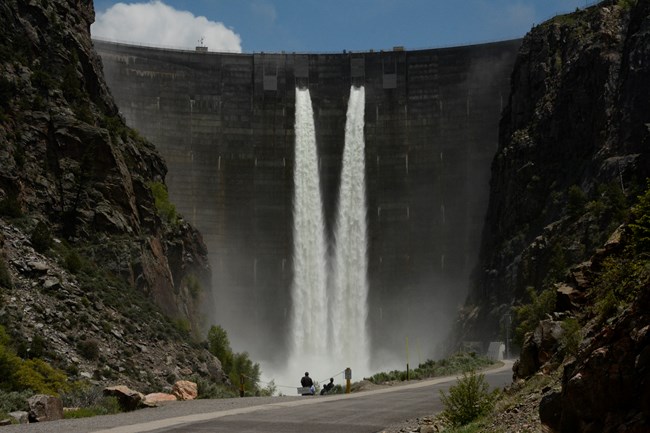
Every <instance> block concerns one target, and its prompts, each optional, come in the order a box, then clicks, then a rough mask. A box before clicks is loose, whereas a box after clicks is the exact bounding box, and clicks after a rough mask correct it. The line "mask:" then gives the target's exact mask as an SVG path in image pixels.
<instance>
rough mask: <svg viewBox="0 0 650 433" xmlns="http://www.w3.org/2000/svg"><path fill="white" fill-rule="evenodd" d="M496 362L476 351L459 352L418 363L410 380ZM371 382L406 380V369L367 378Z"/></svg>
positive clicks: (466, 370)
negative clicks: (477, 354)
mask: <svg viewBox="0 0 650 433" xmlns="http://www.w3.org/2000/svg"><path fill="white" fill-rule="evenodd" d="M492 364H494V363H493V362H492V361H491V360H490V359H488V358H486V357H482V356H476V354H475V353H474V352H470V353H466V352H459V353H456V354H454V355H452V356H450V357H449V358H445V359H441V360H438V361H433V360H431V359H429V360H427V361H425V362H424V363H422V364H420V365H418V367H417V368H415V369H413V370H411V371H410V372H409V379H410V380H420V379H427V378H430V377H438V376H448V375H451V374H458V373H465V372H468V371H472V370H477V369H480V368H483V367H487V366H489V365H492ZM366 380H369V381H370V382H373V383H377V384H381V383H386V382H396V381H405V380H406V371H405V370H393V371H390V372H381V373H377V374H375V375H373V376H372V377H369V378H366Z"/></svg>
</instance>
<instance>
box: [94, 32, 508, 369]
mask: <svg viewBox="0 0 650 433" xmlns="http://www.w3.org/2000/svg"><path fill="white" fill-rule="evenodd" d="M519 45H520V41H519V40H516V41H506V42H498V43H492V44H484V45H476V46H466V47H455V48H445V49H432V50H421V51H388V52H369V53H342V54H264V53H260V54H252V55H247V54H220V53H204V52H201V53H199V52H191V51H173V50H160V49H152V48H144V47H134V46H128V45H121V44H115V43H108V42H102V41H95V48H96V49H97V51H98V52H99V54H100V55H101V57H102V60H103V64H104V72H105V75H106V78H107V81H108V83H109V87H110V89H111V92H112V93H113V95H114V97H115V98H116V100H117V103H118V106H119V107H120V111H121V112H122V113H123V114H124V116H125V117H126V119H127V121H128V123H129V124H130V125H132V126H134V127H135V128H136V129H137V130H138V131H139V132H140V133H142V134H143V135H144V136H146V137H147V138H149V139H150V140H152V141H153V142H154V143H155V144H156V146H157V148H158V149H160V151H161V153H162V154H163V155H164V157H165V159H166V161H167V163H168V165H169V175H168V178H167V180H168V183H169V185H170V194H171V199H172V201H173V202H174V203H176V204H177V206H178V207H179V209H180V211H181V212H183V214H184V215H187V216H188V218H189V219H190V220H191V221H192V222H193V223H195V224H196V225H197V226H198V227H199V228H200V230H201V232H202V233H203V235H204V238H205V241H206V243H207V245H208V249H209V253H210V260H211V264H212V268H213V278H214V286H215V288H216V289H215V290H216V293H215V297H216V306H215V320H216V321H217V322H218V323H220V324H222V325H223V326H224V327H225V328H226V329H227V330H228V333H229V335H231V336H232V340H233V345H234V346H235V348H236V349H245V350H249V351H250V352H251V354H252V355H253V356H254V357H255V358H256V359H262V360H266V362H268V363H271V364H272V363H274V362H277V363H279V364H281V363H282V362H283V360H284V359H286V357H287V352H288V350H289V347H290V345H289V341H288V340H289V339H288V338H287V336H288V335H289V332H290V331H289V327H290V323H291V314H292V308H293V307H292V296H291V287H292V281H293V280H294V276H293V269H295V266H294V265H293V264H292V262H293V260H295V258H294V257H293V256H292V254H293V243H294V240H293V236H294V232H293V230H294V221H293V212H292V209H293V197H294V181H293V173H294V168H295V164H296V162H295V161H296V158H297V155H295V152H294V144H295V135H296V133H297V132H296V130H295V118H296V102H297V101H296V92H295V88H296V86H300V87H304V88H308V89H309V92H310V95H311V100H312V106H313V111H314V122H315V135H316V146H317V155H318V168H319V174H320V182H321V193H322V202H323V217H324V230H325V236H326V239H329V240H330V243H329V245H328V251H327V253H328V256H331V255H332V254H333V252H334V249H333V248H334V242H333V241H332V240H333V239H334V237H335V225H336V218H337V217H336V212H337V209H338V197H339V189H340V187H341V174H342V170H343V169H342V166H343V158H344V157H343V154H344V150H343V149H344V143H345V125H346V112H347V109H348V100H349V95H350V88H351V86H361V85H363V87H364V90H365V102H364V112H365V115H364V135H365V137H364V138H365V150H364V155H365V161H366V162H365V183H366V193H365V195H366V200H367V260H368V263H367V269H368V273H367V275H368V294H367V314H368V317H367V323H368V329H369V332H370V335H369V340H370V341H372V348H371V352H372V355H373V356H372V358H373V359H375V360H388V359H389V355H391V354H392V355H394V356H395V357H396V358H399V359H401V358H403V352H404V340H405V337H409V339H410V340H411V341H414V342H417V343H416V345H417V348H414V352H415V351H416V350H417V351H418V353H420V354H421V356H422V357H423V359H424V357H429V356H434V355H435V354H436V350H437V346H438V345H439V344H440V343H441V342H442V341H443V339H444V337H445V336H446V334H447V332H448V329H449V326H450V322H451V321H452V320H453V317H454V316H455V314H456V309H457V306H458V305H459V304H462V302H463V301H464V300H465V296H466V290H467V289H466V287H467V283H468V275H469V274H470V272H471V270H472V268H473V266H474V265H475V263H476V257H477V254H478V246H479V240H480V234H481V230H482V227H483V219H484V216H485V210H486V206H487V195H488V179H489V170H490V163H491V160H492V157H493V155H494V152H495V151H496V146H497V135H498V122H499V115H500V112H501V109H502V106H503V104H504V101H505V100H507V95H508V82H509V76H510V71H511V69H512V65H513V62H514V57H515V54H516V52H517V49H518V47H519ZM341 308H343V306H341ZM432 330H433V331H434V335H432ZM353 338H354V337H353ZM377 355H381V356H377ZM336 367H337V368H338V367H339V366H336ZM344 367H345V366H341V368H344Z"/></svg>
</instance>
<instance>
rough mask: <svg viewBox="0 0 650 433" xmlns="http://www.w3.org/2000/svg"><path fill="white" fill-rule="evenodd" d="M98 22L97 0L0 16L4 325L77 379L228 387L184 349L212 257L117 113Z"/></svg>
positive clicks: (6, 6) (4, 8)
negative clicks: (190, 379)
mask: <svg viewBox="0 0 650 433" xmlns="http://www.w3.org/2000/svg"><path fill="white" fill-rule="evenodd" d="M93 20H94V10H93V6H92V2H89V1H79V0H52V1H47V2H45V1H34V0H8V1H4V2H2V4H0V27H1V28H2V29H3V30H2V31H3V38H2V40H1V41H0V265H1V266H0V268H1V270H2V278H1V279H0V285H1V288H2V290H0V324H2V325H4V326H5V327H6V328H7V330H8V332H9V334H10V336H11V337H12V339H13V340H14V341H15V342H17V344H18V345H20V346H23V347H26V348H27V349H26V350H31V346H33V345H34V341H35V340H37V341H38V342H39V345H40V348H41V352H42V353H39V356H42V357H43V358H44V359H46V360H47V361H48V362H51V363H52V364H54V365H55V366H58V367H60V368H62V369H65V370H66V371H68V372H70V375H71V376H72V377H93V378H95V379H96V380H99V381H104V382H109V381H111V380H117V379H119V380H120V381H121V382H124V383H128V384H133V385H136V386H142V385H145V384H147V385H152V386H154V387H155V388H158V387H162V386H164V385H165V384H168V383H173V381H174V380H177V379H181V378H184V377H185V376H186V373H187V372H191V373H193V374H199V375H203V376H206V377H212V378H213V379H216V380H222V379H223V378H224V377H225V375H223V374H222V371H221V369H220V363H219V361H218V360H217V359H216V358H215V357H214V356H212V355H210V354H209V353H208V352H207V350H205V349H204V348H202V347H200V346H199V345H196V344H195V345H192V344H190V341H191V340H190V338H188V337H190V336H194V337H195V340H197V339H198V337H200V336H202V335H203V331H204V329H202V327H203V326H205V323H204V322H203V319H202V318H203V317H205V312H206V311H205V308H206V307H209V305H210V304H211V302H210V301H211V299H210V269H209V266H208V261H207V251H206V248H205V245H204V244H203V241H202V239H201V235H200V234H199V233H198V232H197V231H196V230H195V229H194V228H193V227H192V226H190V225H189V224H188V223H186V222H185V221H184V220H183V218H182V217H180V216H178V215H176V214H175V212H173V206H172V205H171V204H170V203H168V201H167V196H166V192H165V187H164V180H165V174H166V166H165V162H164V161H163V159H162V158H161V157H160V155H159V154H158V153H157V151H156V149H155V148H154V147H153V145H152V144H150V143H149V142H147V141H146V140H144V139H143V138H141V137H140V136H139V135H138V134H137V133H136V132H135V131H133V130H131V129H129V128H127V127H126V126H125V124H124V121H123V119H122V118H121V116H120V115H119V113H118V109H117V107H116V105H115V103H114V102H113V100H112V97H111V95H110V93H109V91H108V89H107V86H106V84H105V82H104V79H103V77H102V66H101V62H100V59H99V57H98V56H97V55H96V53H95V52H94V50H93V45H92V41H91V38H90V31H89V29H90V24H91V23H92V22H93ZM170 209H171V210H170ZM152 304H153V305H155V306H153V305H152ZM24 355H25V354H23V356H24ZM30 356H33V354H32V355H30ZM161 360H163V361H162V362H161Z"/></svg>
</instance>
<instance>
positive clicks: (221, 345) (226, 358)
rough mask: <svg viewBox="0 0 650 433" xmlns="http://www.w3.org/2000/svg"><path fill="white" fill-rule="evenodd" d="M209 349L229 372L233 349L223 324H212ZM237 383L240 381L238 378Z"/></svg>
mask: <svg viewBox="0 0 650 433" xmlns="http://www.w3.org/2000/svg"><path fill="white" fill-rule="evenodd" d="M208 350H209V351H210V353H212V354H213V355H214V356H216V357H217V358H219V361H221V368H223V371H224V372H226V374H228V372H230V367H231V365H232V349H231V348H230V340H229V339H228V334H227V333H226V330H225V329H223V328H222V327H221V326H219V325H217V326H212V327H211V328H210V330H209V331H208ZM236 383H239V380H237V382H236Z"/></svg>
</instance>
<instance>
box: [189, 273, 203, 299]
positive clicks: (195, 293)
mask: <svg viewBox="0 0 650 433" xmlns="http://www.w3.org/2000/svg"><path fill="white" fill-rule="evenodd" d="M185 284H186V286H187V290H188V291H189V293H190V296H191V297H192V299H195V300H196V299H198V297H199V295H200V294H201V292H202V291H203V287H201V283H200V282H199V279H198V278H196V277H195V276H194V275H188V276H187V277H186V278H185Z"/></svg>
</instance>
